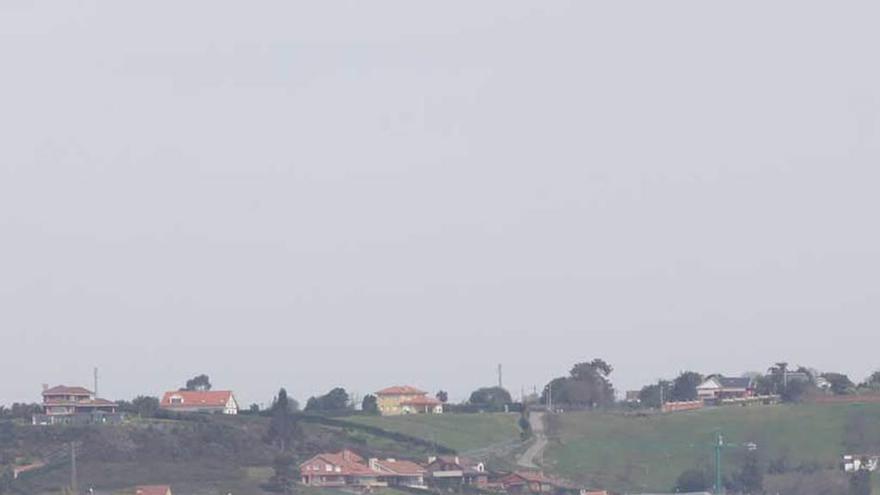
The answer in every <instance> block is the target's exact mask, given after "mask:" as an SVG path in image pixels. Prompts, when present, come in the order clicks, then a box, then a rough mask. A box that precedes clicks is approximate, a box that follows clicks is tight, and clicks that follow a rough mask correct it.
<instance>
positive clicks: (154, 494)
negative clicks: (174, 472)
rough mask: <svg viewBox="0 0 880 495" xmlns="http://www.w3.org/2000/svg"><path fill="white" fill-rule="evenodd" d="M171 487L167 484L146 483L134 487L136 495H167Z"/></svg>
mask: <svg viewBox="0 0 880 495" xmlns="http://www.w3.org/2000/svg"><path fill="white" fill-rule="evenodd" d="M169 493H171V487H170V486H168V485H146V486H139V487H137V488H136V489H135V494H136V495H168V494H169Z"/></svg>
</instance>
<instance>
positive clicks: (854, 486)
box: [849, 470, 871, 495]
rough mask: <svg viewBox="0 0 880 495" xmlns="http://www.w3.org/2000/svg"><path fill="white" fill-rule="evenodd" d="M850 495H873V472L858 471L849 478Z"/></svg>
mask: <svg viewBox="0 0 880 495" xmlns="http://www.w3.org/2000/svg"><path fill="white" fill-rule="evenodd" d="M849 495H871V472H870V471H864V470H860V471H856V472H855V473H854V474H853V475H851V476H850V478H849Z"/></svg>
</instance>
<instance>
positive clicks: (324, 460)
mask: <svg viewBox="0 0 880 495" xmlns="http://www.w3.org/2000/svg"><path fill="white" fill-rule="evenodd" d="M299 472H300V481H302V484H304V485H308V486H315V487H336V488H338V487H344V486H350V487H361V488H367V487H383V486H388V483H387V482H386V481H382V480H380V479H379V475H380V473H379V472H377V471H375V470H373V469H371V468H370V466H369V465H367V463H366V461H365V460H364V458H363V457H361V456H359V455H358V454H356V453H355V452H353V451H351V450H348V449H346V450H343V451H340V452H337V453H335V454H318V455H316V456H314V457H312V458H311V459H309V460H307V461H305V462H303V463H302V464H300V465H299Z"/></svg>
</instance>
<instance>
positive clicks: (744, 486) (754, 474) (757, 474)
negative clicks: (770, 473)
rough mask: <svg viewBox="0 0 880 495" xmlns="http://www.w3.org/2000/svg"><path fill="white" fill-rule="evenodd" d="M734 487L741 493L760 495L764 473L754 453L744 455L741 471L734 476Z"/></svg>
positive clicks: (762, 488)
mask: <svg viewBox="0 0 880 495" xmlns="http://www.w3.org/2000/svg"><path fill="white" fill-rule="evenodd" d="M735 485H736V488H737V490H738V491H739V492H741V493H761V492H762V491H763V490H764V472H763V471H762V470H761V465H760V464H759V463H758V455H757V454H756V453H755V452H748V453H747V454H746V457H745V461H744V462H743V466H742V469H740V472H739V473H737V475H736V478H735Z"/></svg>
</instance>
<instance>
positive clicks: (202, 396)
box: [159, 390, 238, 415]
mask: <svg viewBox="0 0 880 495" xmlns="http://www.w3.org/2000/svg"><path fill="white" fill-rule="evenodd" d="M159 407H160V408H162V409H165V410H166V411H176V412H195V413H220V414H233V415H234V414H238V401H236V400H235V395H234V394H233V393H232V392H231V391H229V390H206V391H201V390H178V391H176V392H165V395H164V396H163V397H162V402H161V403H160V404H159Z"/></svg>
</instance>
